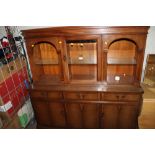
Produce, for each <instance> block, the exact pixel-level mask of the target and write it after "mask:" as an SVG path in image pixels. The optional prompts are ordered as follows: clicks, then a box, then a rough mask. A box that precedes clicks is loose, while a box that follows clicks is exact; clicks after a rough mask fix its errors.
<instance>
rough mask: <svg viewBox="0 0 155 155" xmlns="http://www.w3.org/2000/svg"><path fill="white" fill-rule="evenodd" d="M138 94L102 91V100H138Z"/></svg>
mask: <svg viewBox="0 0 155 155" xmlns="http://www.w3.org/2000/svg"><path fill="white" fill-rule="evenodd" d="M139 99H140V95H138V94H123V93H115V94H113V93H104V94H102V100H105V101H106V100H108V101H139Z"/></svg>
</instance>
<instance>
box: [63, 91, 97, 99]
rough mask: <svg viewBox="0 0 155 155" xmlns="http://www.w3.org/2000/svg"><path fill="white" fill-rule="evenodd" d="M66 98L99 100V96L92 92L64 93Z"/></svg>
mask: <svg viewBox="0 0 155 155" xmlns="http://www.w3.org/2000/svg"><path fill="white" fill-rule="evenodd" d="M64 98H65V99H73V100H99V94H98V93H90V92H64Z"/></svg>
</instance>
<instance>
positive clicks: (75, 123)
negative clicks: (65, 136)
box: [66, 103, 82, 128]
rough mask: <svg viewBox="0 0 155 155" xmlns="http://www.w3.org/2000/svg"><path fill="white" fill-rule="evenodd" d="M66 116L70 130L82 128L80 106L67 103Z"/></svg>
mask: <svg viewBox="0 0 155 155" xmlns="http://www.w3.org/2000/svg"><path fill="white" fill-rule="evenodd" d="M66 115H67V126H68V128H82V111H81V106H80V104H78V103H67V104H66Z"/></svg>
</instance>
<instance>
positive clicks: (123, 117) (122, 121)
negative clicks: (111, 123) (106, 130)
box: [119, 105, 138, 129]
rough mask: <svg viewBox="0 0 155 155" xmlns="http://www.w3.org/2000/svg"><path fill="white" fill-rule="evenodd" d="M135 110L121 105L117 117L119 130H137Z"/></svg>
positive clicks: (133, 107) (132, 107)
mask: <svg viewBox="0 0 155 155" xmlns="http://www.w3.org/2000/svg"><path fill="white" fill-rule="evenodd" d="M136 109H137V108H136V107H135V106H128V105H122V106H121V109H120V115H119V128H121V129H132V128H137V124H138V122H137V110H136Z"/></svg>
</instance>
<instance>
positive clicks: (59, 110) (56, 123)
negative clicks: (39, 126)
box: [49, 101, 66, 128]
mask: <svg viewBox="0 0 155 155" xmlns="http://www.w3.org/2000/svg"><path fill="white" fill-rule="evenodd" d="M49 112H50V113H49V117H50V120H51V126H52V127H53V128H65V127H66V115H65V107H64V104H63V103H60V102H58V101H57V102H56V101H55V102H49Z"/></svg>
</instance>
